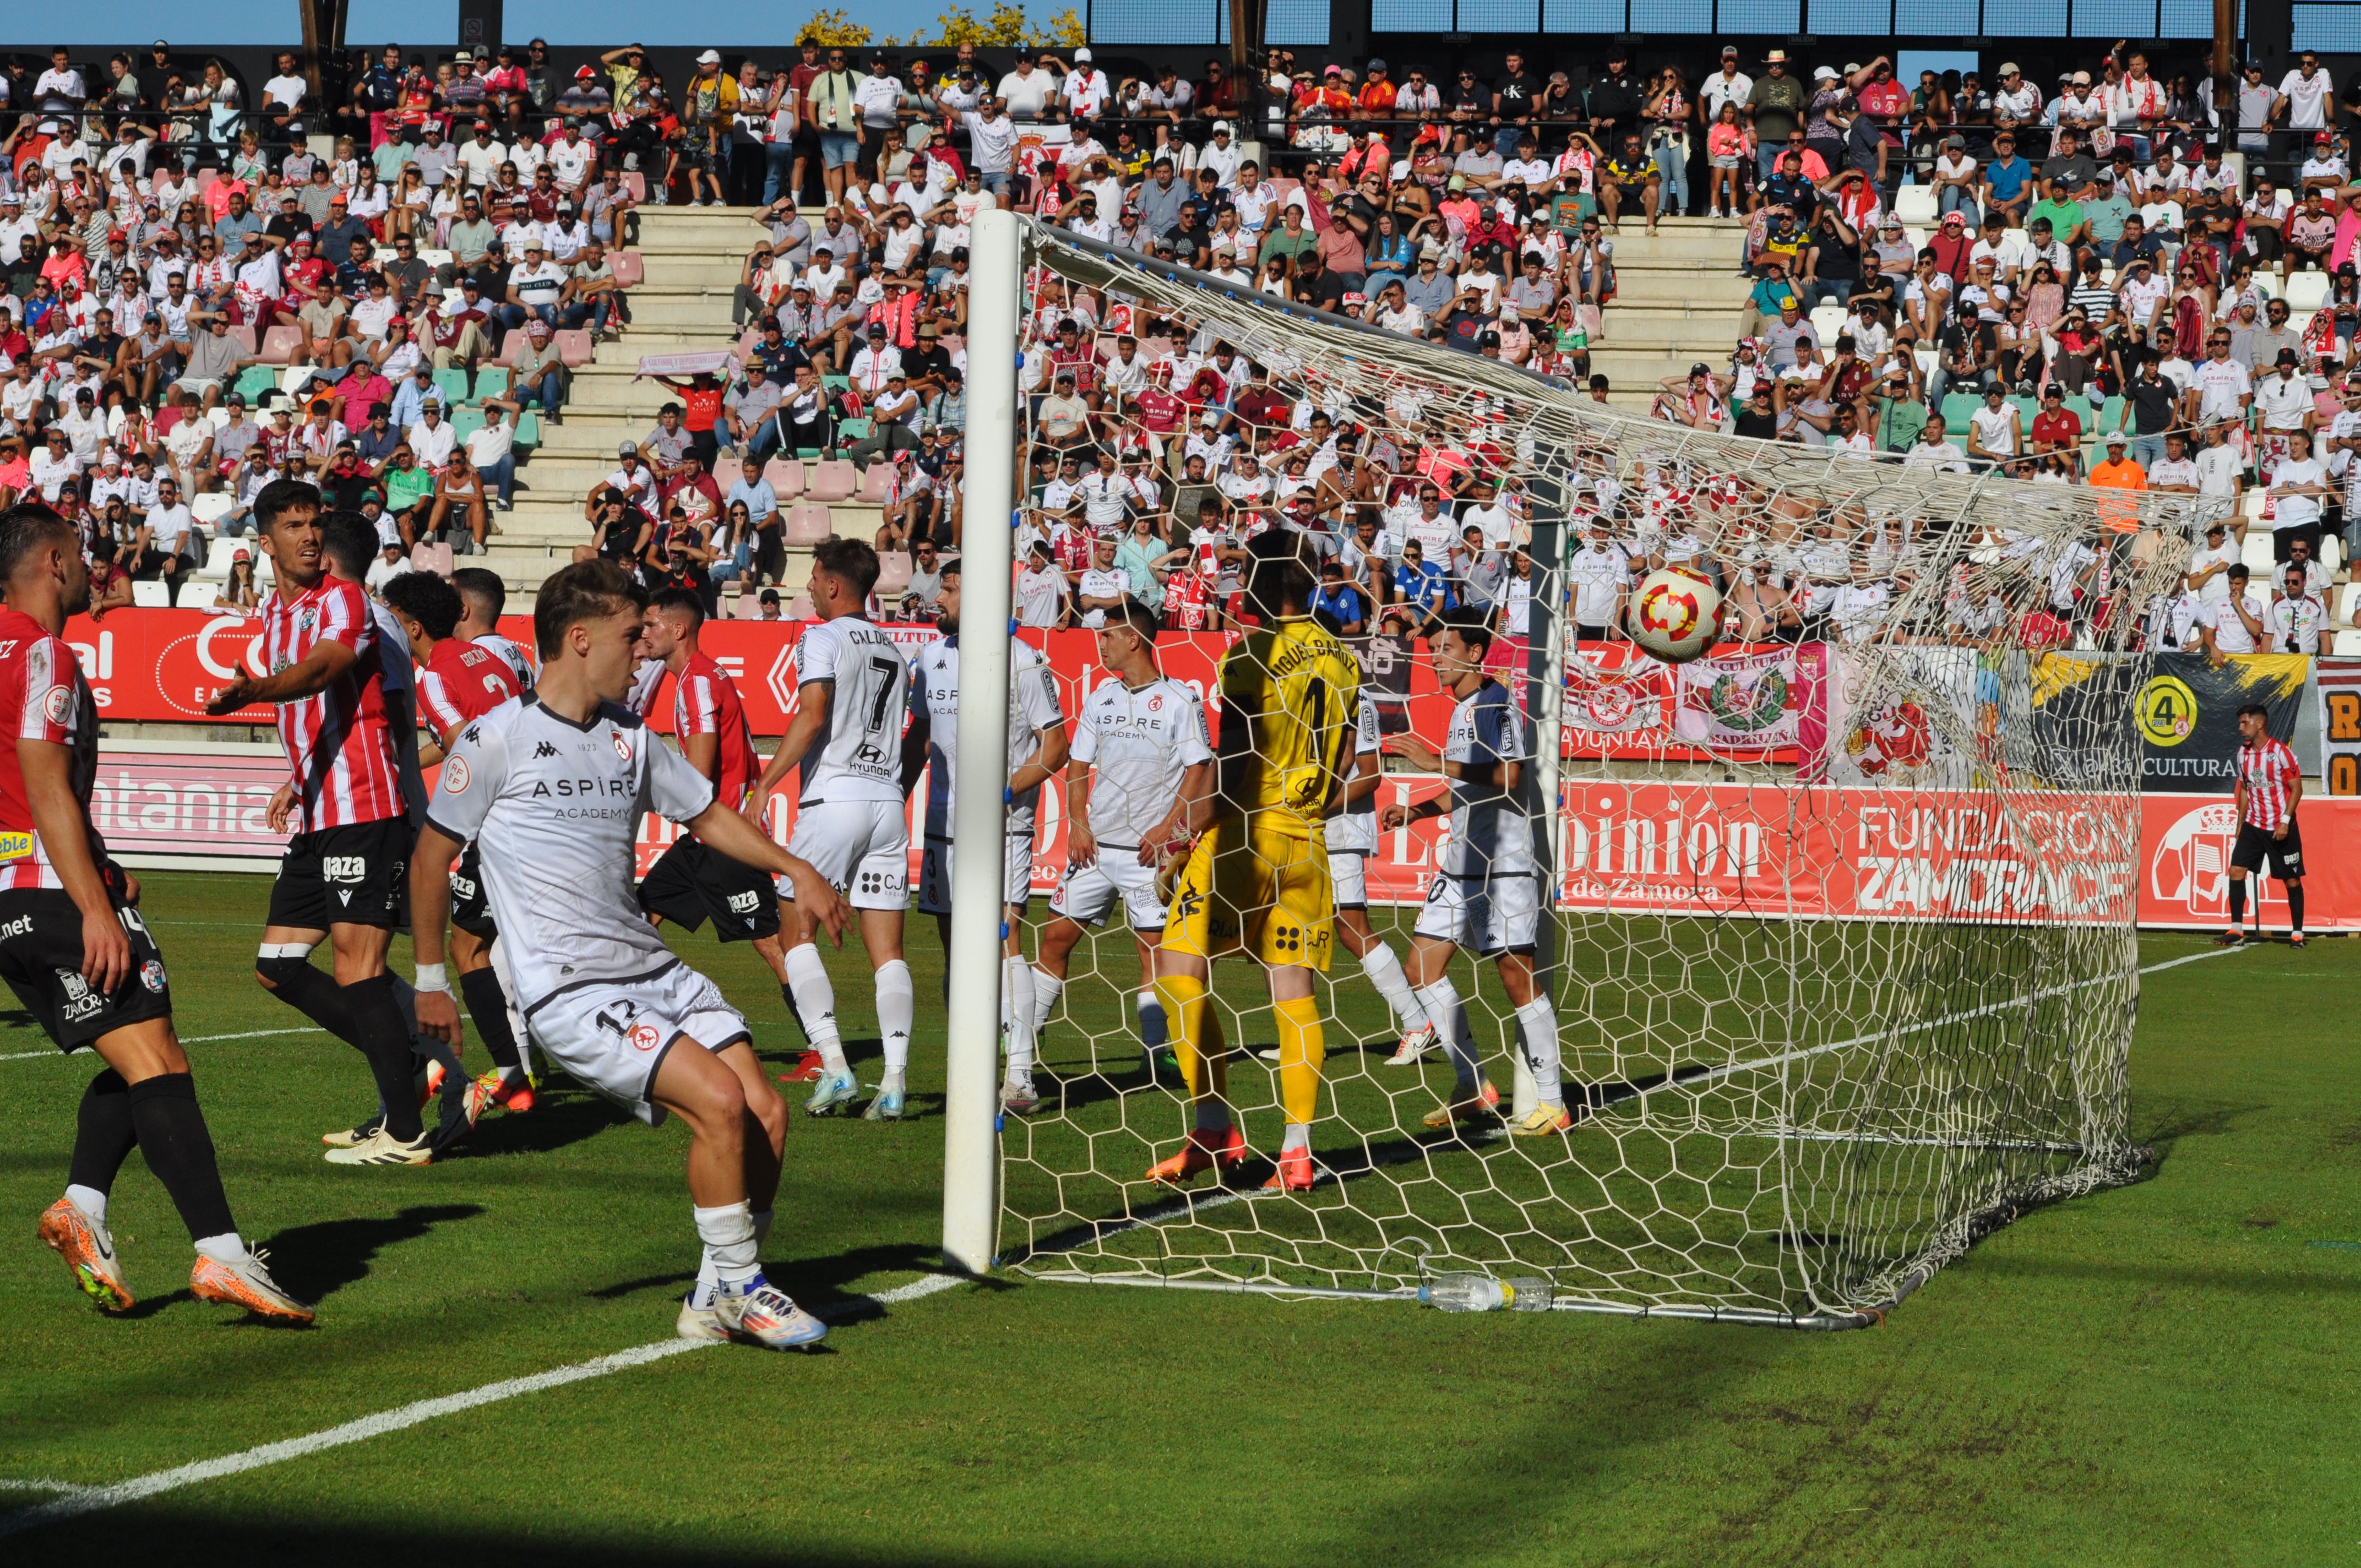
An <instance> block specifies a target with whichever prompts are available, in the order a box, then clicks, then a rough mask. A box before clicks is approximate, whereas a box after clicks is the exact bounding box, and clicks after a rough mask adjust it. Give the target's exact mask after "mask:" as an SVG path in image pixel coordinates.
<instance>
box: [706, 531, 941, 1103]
mask: <svg viewBox="0 0 2361 1568" xmlns="http://www.w3.org/2000/svg"><path fill="white" fill-rule="evenodd" d="M876 586H877V552H876V551H874V550H873V549H871V548H870V547H869V545H867V544H866V543H862V541H861V540H858V539H831V540H829V542H828V543H825V544H822V545H821V546H820V547H819V548H818V550H816V551H814V552H813V554H812V573H811V582H810V584H809V585H808V586H807V587H806V588H805V590H804V591H805V592H806V593H807V595H808V596H809V597H810V598H811V601H812V609H813V611H814V612H815V613H816V614H818V617H819V620H818V623H817V624H816V625H812V626H809V627H807V628H805V630H804V634H803V638H802V640H801V641H799V642H797V643H796V712H795V717H794V718H790V719H789V720H788V721H787V732H786V734H785V736H784V737H782V738H781V740H780V741H779V749H778V750H777V751H775V752H774V753H772V756H771V761H770V764H769V765H768V766H767V767H765V768H764V769H763V776H762V779H761V780H760V781H759V782H758V783H757V784H755V785H754V789H753V793H752V795H751V796H750V797H749V798H748V800H747V803H746V814H747V817H749V819H750V820H752V822H754V824H755V825H756V826H757V827H760V826H761V824H762V820H763V812H764V810H765V808H766V807H767V806H769V804H770V799H771V791H772V790H773V789H774V788H775V787H776V786H777V784H779V782H780V781H781V780H783V779H785V777H786V776H787V771H788V770H789V769H791V768H796V767H798V766H799V767H801V768H802V770H803V779H802V788H801V789H800V790H799V791H798V792H797V793H796V830H795V834H794V837H793V838H792V839H789V841H788V844H787V852H788V853H789V854H791V855H795V856H796V857H797V858H799V859H801V860H805V861H809V862H811V864H812V865H814V866H816V867H818V870H819V874H820V875H821V876H823V877H826V878H827V879H828V881H829V885H830V886H832V887H834V888H835V889H836V890H837V891H838V892H839V893H841V894H845V895H846V896H847V897H848V899H849V900H850V901H851V905H852V907H853V908H855V909H856V910H859V911H860V920H861V943H862V947H864V948H868V949H869V962H870V966H871V968H872V969H873V970H875V971H876V985H877V1032H878V1035H879V1036H880V1037H881V1038H882V1040H883V1041H884V1047H885V1077H884V1081H883V1082H881V1083H879V1084H878V1086H877V1096H876V1098H875V1099H873V1100H872V1101H871V1102H869V1109H868V1111H867V1112H866V1113H865V1114H866V1117H867V1119H868V1120H870V1121H873V1122H898V1121H900V1120H901V1119H902V1107H903V1096H904V1094H905V1093H906V1087H905V1084H904V1075H905V1074H906V1072H907V1071H908V1070H909V1066H910V1025H911V1020H912V1017H913V1016H914V1014H915V1013H916V1010H917V996H916V992H914V991H913V989H912V986H911V983H910V966H909V964H908V963H907V962H906V960H905V959H903V956H902V920H903V915H904V912H905V911H906V910H907V909H908V908H909V905H910V818H909V815H908V811H909V808H908V806H907V801H908V799H909V794H910V786H911V785H913V784H917V782H918V770H919V768H920V767H921V766H923V765H924V763H925V760H926V747H927V722H926V715H925V713H924V711H923V710H921V711H920V712H919V713H918V714H917V718H916V721H915V722H909V723H907V732H905V725H906V721H908V720H910V719H911V704H910V667H909V666H908V665H907V664H906V663H904V662H903V660H902V651H901V650H900V649H899V648H897V647H895V645H894V640H893V638H891V637H889V636H887V635H886V634H885V633H884V631H882V630H879V629H878V628H877V627H875V626H873V625H872V624H870V622H869V620H868V619H867V618H866V617H865V616H864V615H863V614H862V606H863V605H865V604H867V603H868V601H869V592H870V590H871V589H872V588H873V587H876ZM778 893H779V928H780V931H781V933H782V939H783V940H785V943H786V944H787V948H786V983H787V987H788V989H789V991H790V992H792V993H793V997H794V1002H795V1008H796V1016H797V1017H799V1018H801V1019H802V1020H803V1025H804V1028H805V1029H806V1031H807V1033H809V1035H810V1036H811V1042H812V1047H813V1048H814V1049H816V1050H818V1052H819V1053H820V1062H821V1066H820V1076H819V1081H818V1086H817V1087H816V1088H815V1089H814V1090H813V1092H812V1097H811V1098H810V1099H809V1100H807V1101H806V1102H804V1111H805V1113H807V1114H808V1115H813V1116H826V1115H829V1114H831V1113H835V1112H836V1111H839V1110H840V1109H842V1108H843V1107H845V1106H847V1105H849V1104H850V1103H851V1102H852V1101H853V1100H855V1099H857V1098H859V1096H860V1092H861V1085H860V1084H859V1083H858V1082H857V1081H856V1080H854V1078H853V1076H852V1069H851V1067H850V1066H849V1065H848V1064H847V1063H846V1061H845V1059H844V1042H843V1039H842V1038H841V1036H840V1035H839V1034H838V1032H837V1023H836V989H835V987H834V986H832V985H830V984H829V978H828V966H827V965H826V964H824V963H823V962H821V961H820V952H819V948H818V946H817V945H816V944H815V943H814V942H813V940H812V935H813V931H814V927H813V925H812V923H811V920H810V918H809V916H805V915H802V914H801V913H799V912H798V911H797V910H796V907H795V903H794V895H795V890H794V888H793V887H791V886H790V885H789V884H788V883H787V882H786V880H785V878H781V879H780V881H779V884H778Z"/></svg>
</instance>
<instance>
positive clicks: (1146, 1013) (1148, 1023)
mask: <svg viewBox="0 0 2361 1568" xmlns="http://www.w3.org/2000/svg"><path fill="white" fill-rule="evenodd" d="M1167 1028H1168V1026H1167V1025H1166V1024H1165V1022H1164V1003H1161V1002H1159V1001H1158V1000H1157V999H1156V992H1155V990H1154V989H1153V988H1152V987H1151V988H1150V989H1148V990H1147V991H1143V992H1140V993H1139V1043H1140V1044H1141V1045H1143V1046H1145V1047H1148V1049H1149V1050H1151V1051H1154V1050H1161V1049H1162V1048H1163V1047H1164V1042H1165V1041H1167V1040H1169V1039H1170V1038H1171V1036H1170V1034H1169V1033H1168V1032H1167Z"/></svg>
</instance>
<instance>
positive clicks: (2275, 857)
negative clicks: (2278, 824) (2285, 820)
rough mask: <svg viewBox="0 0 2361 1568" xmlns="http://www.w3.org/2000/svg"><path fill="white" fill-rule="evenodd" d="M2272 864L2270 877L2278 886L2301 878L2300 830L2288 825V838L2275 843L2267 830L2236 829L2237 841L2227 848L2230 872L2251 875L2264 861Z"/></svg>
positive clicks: (2301, 847)
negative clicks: (2276, 880)
mask: <svg viewBox="0 0 2361 1568" xmlns="http://www.w3.org/2000/svg"><path fill="white" fill-rule="evenodd" d="M2266 857H2268V859H2269V861H2270V862H2271V875H2273V876H2275V877H2277V878H2279V881H2281V882H2296V881H2299V880H2301V878H2302V876H2303V829H2302V828H2301V827H2298V826H2297V825H2296V824H2294V823H2292V822H2290V823H2289V824H2288V835H2287V837H2286V838H2284V839H2274V838H2272V837H2271V830H2270V829H2269V828H2257V827H2256V826H2255V825H2254V824H2253V823H2251V822H2247V823H2243V824H2241V825H2240V826H2239V828H2238V841H2237V842H2236V843H2235V844H2233V845H2232V846H2231V847H2230V869H2231V870H2232V871H2233V872H2251V871H2255V870H2257V869H2258V868H2259V867H2260V866H2261V865H2262V863H2263V861H2264V859H2265V858H2266Z"/></svg>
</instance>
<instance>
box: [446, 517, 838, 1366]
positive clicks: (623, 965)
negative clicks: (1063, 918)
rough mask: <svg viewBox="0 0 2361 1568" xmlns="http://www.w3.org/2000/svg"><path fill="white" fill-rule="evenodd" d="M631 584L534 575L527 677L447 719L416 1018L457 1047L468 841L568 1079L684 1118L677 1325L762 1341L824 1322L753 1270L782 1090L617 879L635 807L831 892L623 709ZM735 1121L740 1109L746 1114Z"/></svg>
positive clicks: (639, 616)
mask: <svg viewBox="0 0 2361 1568" xmlns="http://www.w3.org/2000/svg"><path fill="white" fill-rule="evenodd" d="M645 609H646V601H645V596H644V595H643V593H642V591H641V589H640V588H639V587H638V585H636V584H635V583H633V582H632V581H631V578H630V577H628V576H625V575H624V573H623V571H622V570H621V568H620V567H618V566H616V565H613V564H612V563H610V562H605V561H587V562H583V563H581V564H579V565H572V566H567V567H566V568H565V569H564V570H562V571H560V572H558V573H557V574H556V575H555V576H552V577H551V578H550V579H549V580H548V581H547V582H545V583H544V584H543V585H542V586H541V592H540V594H539V595H538V596H537V600H536V603H535V604H534V607H533V640H534V641H535V642H536V643H537V644H538V645H539V651H540V653H541V658H542V672H541V680H540V682H539V684H538V686H537V688H536V690H535V691H534V694H533V696H530V697H525V698H522V699H520V700H518V701H515V702H511V703H507V704H504V705H502V706H501V707H498V708H495V709H494V710H493V711H491V712H489V713H487V714H485V715H483V716H482V717H480V718H475V719H472V720H470V721H469V722H468V723H467V725H466V726H464V727H463V728H462V729H460V730H459V732H458V733H457V735H456V737H454V739H453V742H452V746H451V750H450V752H449V754H448V755H447V756H446V757H445V759H444V762H443V774H442V778H441V780H440V782H439V783H438V784H437V786H436V789H435V792H434V802H433V804H432V805H431V806H430V807H429V808H428V812H427V820H426V827H425V829H424V830H423V832H422V833H421V834H420V835H419V840H418V847H417V850H416V853H415V854H414V856H413V857H412V867H411V876H410V898H411V912H412V938H413V940H414V941H415V944H416V952H417V958H418V980H417V984H418V992H419V996H418V1013H419V1024H420V1026H421V1027H422V1028H425V1029H428V1030H430V1031H432V1032H433V1033H434V1034H435V1035H436V1036H439V1037H441V1038H444V1039H446V1040H451V1041H454V1042H455V1043H456V1040H457V1038H458V1033H459V1014H458V1009H457V1006H456V1004H455V1003H454V1002H453V1000H452V996H451V989H450V983H449V981H448V980H447V979H446V978H445V971H444V962H443V960H444V938H445V927H446V925H447V923H448V921H449V918H450V913H451V888H450V870H451V863H452V861H455V860H456V859H457V858H458V855H459V850H460V847H461V846H462V845H464V844H466V843H467V842H468V841H469V840H470V839H473V840H475V841H476V843H477V844H478V846H479V848H480V854H481V859H482V861H483V865H484V870H485V872H486V879H485V893H486V895H487V897H488V898H489V901H490V903H491V906H492V916H493V918H494V919H495V920H496V921H497V922H498V923H499V926H500V931H501V933H502V935H503V937H504V938H506V939H507V940H508V941H509V942H511V943H513V944H514V947H513V948H512V949H511V954H510V959H509V967H510V973H511V977H512V978H513V979H514V981H515V982H516V999H517V1002H518V1004H519V1005H520V1006H521V1007H522V1010H523V1013H524V1016H525V1022H526V1024H527V1025H528V1026H529V1027H530V1028H531V1029H532V1031H533V1039H534V1042H535V1043H536V1044H538V1045H539V1046H540V1047H541V1048H542V1049H543V1050H544V1052H545V1053H547V1054H548V1055H549V1056H550V1057H551V1058H555V1060H556V1061H557V1063H558V1064H559V1065H560V1066H562V1067H564V1068H565V1069H566V1070H567V1071H568V1072H570V1073H572V1074H573V1075H574V1076H575V1077H576V1078H577V1080H581V1081H582V1082H584V1083H587V1084H588V1085H590V1086H591V1087H592V1088H594V1089H596V1090H598V1091H599V1092H600V1093H602V1094H605V1095H607V1096H609V1098H611V1099H614V1100H616V1101H618V1102H621V1103H622V1104H624V1105H627V1106H629V1107H631V1110H632V1111H633V1112H635V1113H637V1114H639V1115H640V1116H641V1117H642V1118H643V1119H644V1120H646V1121H648V1122H649V1123H651V1124H655V1123H660V1122H661V1121H663V1119H664V1116H665V1114H666V1113H674V1114H677V1115H678V1116H680V1117H681V1118H682V1120H684V1121H686V1123H687V1124H688V1126H689V1140H690V1142H689V1153H688V1190H689V1196H690V1199H691V1201H692V1202H693V1203H694V1204H695V1206H696V1210H695V1212H696V1221H697V1234H698V1236H699V1238H700V1239H701V1241H702V1242H703V1244H704V1248H705V1252H704V1259H703V1262H702V1264H701V1266H699V1268H698V1271H697V1285H696V1286H695V1288H693V1289H692V1290H691V1291H690V1293H689V1295H688V1297H687V1299H686V1300H685V1301H684V1302H683V1303H682V1305H681V1311H680V1317H679V1321H678V1324H677V1328H678V1332H680V1334H681V1335H682V1337H684V1338H687V1339H723V1338H727V1337H729V1335H730V1333H731V1332H733V1331H734V1332H741V1333H745V1334H748V1335H751V1336H752V1338H754V1339H755V1340H757V1341H759V1342H760V1343H763V1344H765V1345H769V1346H771V1347H773V1348H785V1347H786V1346H790V1345H801V1344H808V1343H812V1342H813V1341H815V1340H818V1338H820V1337H821V1336H822V1335H823V1334H825V1333H826V1332H828V1331H827V1328H826V1326H825V1325H823V1324H822V1323H821V1322H820V1321H819V1320H818V1319H817V1318H815V1317H813V1316H812V1315H811V1314H810V1313H808V1312H806V1311H804V1310H802V1309H801V1308H799V1307H797V1306H796V1304H795V1302H794V1301H793V1300H791V1299H789V1298H788V1297H787V1296H786V1294H785V1292H783V1291H781V1290H779V1289H778V1288H776V1287H774V1286H772V1285H770V1284H768V1283H766V1282H765V1281H764V1279H763V1266H762V1258H761V1245H762V1238H763V1232H764V1230H765V1229H766V1228H767V1223H768V1221H769V1218H770V1211H771V1205H772V1202H773V1201H774V1197H775V1195H776V1193H777V1190H778V1181H779V1156H780V1151H781V1148H782V1145H783V1140H784V1139H785V1135H786V1128H787V1107H786V1102H785V1101H784V1100H782V1099H780V1097H779V1091H778V1090H777V1089H776V1088H774V1086H773V1085H772V1083H771V1080H770V1079H769V1078H768V1076H767V1075H766V1074H765V1073H764V1072H763V1065H762V1063H761V1062H759V1061H758V1060H756V1059H755V1056H754V1048H753V1044H752V1035H751V1032H750V1031H749V1030H748V1028H747V1025H746V1020H745V1019H744V1017H742V1016H741V1014H739V1013H738V1011H737V1009H735V1008H733V1007H731V1006H730V1003H728V1002H727V1001H726V1000H724V999H723V997H722V994H721V992H720V989H719V987H717V986H716V985H715V984H714V983H713V982H712V981H709V980H708V979H706V978H705V977H704V976H703V975H701V974H698V973H697V971H696V970H692V969H690V968H689V967H688V966H687V965H686V964H685V963H683V962H681V960H680V959H678V958H677V957H675V955H674V953H673V952H672V950H671V949H670V948H668V947H666V946H665V945H664V938H663V936H662V935H661V934H659V932H658V931H657V929H656V927H654V926H653V925H651V924H650V923H649V921H648V920H647V918H646V917H645V916H643V915H642V914H641V912H640V905H639V901H638V899H637V897H636V896H635V895H634V893H633V890H632V885H631V883H632V871H633V862H634V852H633V845H634V840H635V839H636V838H637V836H638V829H639V821H640V816H641V814H642V812H646V811H660V812H662V813H663V814H664V816H665V817H668V818H670V819H671V820H673V821H675V822H677V823H679V824H680V825H681V826H683V827H685V828H687V829H688V830H689V831H690V832H692V833H694V834H696V835H697V839H699V840H700V841H702V842H704V843H707V844H710V845H712V846H713V847H714V849H716V850H719V851H720V852H721V853H723V854H726V855H729V856H731V857H732V858H734V859H737V860H741V861H745V862H746V863H747V864H749V865H759V866H763V867H765V868H767V869H768V870H770V871H771V872H774V873H777V874H780V875H784V876H785V877H787V878H789V879H790V880H791V881H792V882H793V883H794V884H795V888H796V902H797V903H798V904H799V905H802V908H803V912H804V913H805V915H807V916H808V917H809V918H811V919H812V920H813V921H815V922H816V923H818V925H820V926H823V927H827V928H828V929H829V931H830V932H831V933H835V932H838V931H840V930H841V929H842V927H843V924H844V909H843V905H842V904H841V902H840V900H839V899H838V898H837V895H836V890H835V889H833V888H831V887H829V885H828V883H827V882H826V881H824V880H823V879H822V878H821V877H820V875H819V873H818V872H816V871H815V870H813V869H812V868H811V867H810V866H808V865H807V864H805V863H804V862H803V861H799V860H797V859H796V858H795V857H794V856H792V855H790V854H788V853H787V852H786V851H785V850H782V849H780V848H779V847H778V846H777V845H776V844H774V843H772V842H771V840H770V839H767V838H764V837H763V835H762V834H761V833H760V832H758V831H756V830H755V829H754V828H752V827H751V826H749V825H748V823H747V821H746V819H745V818H744V817H741V816H740V815H739V814H738V813H737V812H735V811H733V810H730V808H729V807H727V806H723V805H722V804H721V803H720V802H719V800H718V799H717V798H716V796H715V794H714V786H713V784H712V782H711V781H710V780H708V779H707V778H706V777H705V775H704V774H702V773H698V772H697V770H696V768H694V767H692V766H691V765H690V764H689V762H688V761H687V760H686V758H684V757H682V756H681V755H680V754H679V753H678V752H676V751H673V750H672V749H671V748H670V747H667V746H665V745H664V744H663V743H662V741H661V740H658V738H657V737H656V736H655V735H654V734H653V732H652V731H651V730H649V729H647V727H646V726H645V725H643V724H642V723H641V722H640V720H639V719H638V718H637V717H636V716H634V715H633V714H632V713H631V711H630V710H629V709H627V708H625V707H622V706H621V699H622V698H623V696H624V695H625V694H626V693H627V692H629V691H630V689H631V674H632V656H633V652H634V648H635V645H636V643H637V641H638V640H639V638H640V635H641V628H642V620H643V619H644V615H645ZM750 1124H751V1125H750Z"/></svg>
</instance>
